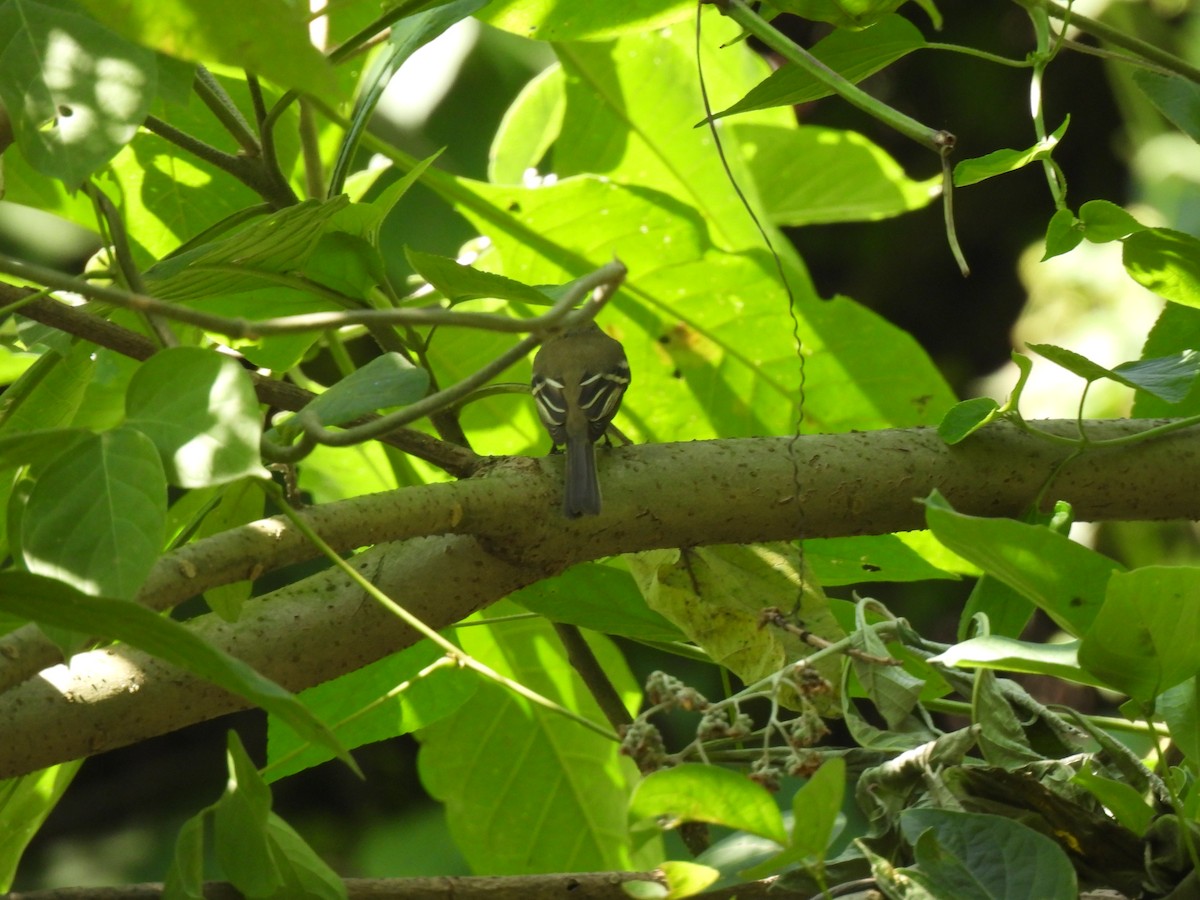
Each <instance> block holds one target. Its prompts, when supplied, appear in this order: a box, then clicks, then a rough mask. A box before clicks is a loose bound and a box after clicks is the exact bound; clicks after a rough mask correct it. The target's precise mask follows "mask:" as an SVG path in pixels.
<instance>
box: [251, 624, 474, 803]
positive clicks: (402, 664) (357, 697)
mask: <svg viewBox="0 0 1200 900" xmlns="http://www.w3.org/2000/svg"><path fill="white" fill-rule="evenodd" d="M438 660H442V662H445V661H446V660H445V653H443V652H442V651H441V650H440V649H438V648H437V647H436V646H434V644H433V643H432V642H430V641H421V642H420V643H418V644H415V645H413V646H412V647H409V648H408V649H407V650H401V651H400V652H399V653H396V654H393V655H392V656H389V657H386V658H385V659H381V660H379V661H378V662H374V663H371V664H370V665H367V666H364V667H363V668H361V669H357V670H355V671H353V672H350V673H349V674H347V675H343V676H341V677H340V678H335V679H334V680H333V681H327V682H325V683H324V684H321V685H318V686H317V687H314V688H309V689H308V690H306V691H302V692H301V693H300V694H299V698H300V702H301V703H303V704H304V705H305V706H306V707H308V708H309V709H310V710H312V712H313V714H314V715H316V716H317V717H318V718H320V719H321V720H322V721H324V722H329V723H330V728H331V729H332V730H333V733H334V734H335V735H336V736H337V739H338V740H339V741H340V742H341V744H342V746H344V747H346V748H347V749H349V750H353V749H354V748H355V747H361V746H362V745H363V744H370V743H374V742H375V741H382V740H386V739H387V738H391V737H396V736H397V735H400V734H410V733H412V732H413V731H416V730H417V729H419V728H425V727H427V726H429V725H432V724H433V723H434V722H436V721H438V720H439V719H442V718H444V717H446V716H448V715H450V714H452V713H453V712H454V711H455V710H457V709H458V708H459V707H460V706H462V705H463V704H464V703H466V702H467V701H468V700H469V699H470V698H471V697H472V696H474V694H475V690H476V689H477V688H478V687H479V678H478V677H477V676H476V675H474V674H472V673H471V672H468V671H467V670H465V669H463V668H462V667H461V666H459V665H458V664H457V663H452V664H450V665H448V666H447V665H435V663H437V662H438ZM332 758H333V754H332V753H331V752H330V751H329V748H328V747H324V746H321V745H317V744H312V743H310V742H308V741H305V740H302V739H301V738H300V736H299V735H297V734H296V732H295V731H293V730H292V729H291V728H288V727H287V726H286V725H284V724H283V723H282V722H281V721H279V720H278V719H276V718H275V717H274V716H272V717H270V718H269V719H268V723H267V760H268V763H269V765H268V767H267V771H266V772H264V775H265V776H266V777H267V778H268V779H270V780H272V781H274V780H277V779H279V778H283V777H285V776H287V775H291V774H294V773H296V772H300V771H303V770H304V769H307V768H310V767H312V766H315V765H318V764H320V763H323V762H325V761H326V760H329V759H332Z"/></svg>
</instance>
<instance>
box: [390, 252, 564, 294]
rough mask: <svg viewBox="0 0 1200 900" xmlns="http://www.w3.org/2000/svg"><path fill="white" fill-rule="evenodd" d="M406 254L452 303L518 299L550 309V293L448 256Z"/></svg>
mask: <svg viewBox="0 0 1200 900" xmlns="http://www.w3.org/2000/svg"><path fill="white" fill-rule="evenodd" d="M404 252H405V255H406V256H407V257H408V262H409V264H410V265H411V266H412V267H413V268H414V269H415V270H416V271H417V273H418V274H419V275H420V276H421V277H422V278H424V279H425V280H426V281H428V282H429V283H430V284H431V285H433V286H434V287H435V288H437V289H438V291H440V292H441V294H442V296H444V297H445V298H446V299H447V300H450V301H451V302H453V303H458V302H461V301H463V300H472V299H475V298H478V297H495V298H497V299H501V300H515V301H517V302H521V303H532V304H534V305H535V306H549V305H550V303H551V302H552V300H551V297H550V296H549V295H548V294H547V293H545V292H543V291H540V290H538V289H537V288H535V287H530V286H529V285H527V284H522V283H521V282H519V281H514V280H513V279H512V278H506V277H505V276H503V275H496V274H494V273H492V272H485V271H483V270H482V269H474V268H472V267H471V266H464V265H462V264H461V263H458V262H456V261H454V260H453V259H449V258H448V257H445V256H434V255H433V254H432V253H422V252H421V251H419V250H413V249H412V248H411V247H408V248H405V251H404Z"/></svg>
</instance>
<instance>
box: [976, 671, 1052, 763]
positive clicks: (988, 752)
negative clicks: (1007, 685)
mask: <svg viewBox="0 0 1200 900" xmlns="http://www.w3.org/2000/svg"><path fill="white" fill-rule="evenodd" d="M971 721H972V722H974V723H976V724H977V725H979V736H978V743H979V750H980V752H981V753H982V754H983V758H984V759H985V760H987V761H988V762H989V763H991V764H992V765H994V766H1003V767H1005V768H1017V767H1019V766H1023V765H1026V764H1033V763H1037V762H1039V761H1040V760H1041V759H1042V755H1041V754H1040V753H1035V752H1034V751H1033V750H1032V749H1030V746H1029V739H1028V738H1027V737H1026V736H1025V729H1024V728H1023V727H1022V724H1021V720H1020V719H1019V718H1018V717H1017V714H1016V712H1015V711H1014V710H1013V708H1012V704H1011V703H1010V702H1009V698H1008V695H1007V694H1006V693H1005V692H1004V690H1003V689H1002V688H1001V687H1000V685H999V684H998V682H997V679H996V673H995V672H993V671H991V670H990V669H983V670H981V671H979V672H976V673H975V686H974V690H973V691H972V693H971Z"/></svg>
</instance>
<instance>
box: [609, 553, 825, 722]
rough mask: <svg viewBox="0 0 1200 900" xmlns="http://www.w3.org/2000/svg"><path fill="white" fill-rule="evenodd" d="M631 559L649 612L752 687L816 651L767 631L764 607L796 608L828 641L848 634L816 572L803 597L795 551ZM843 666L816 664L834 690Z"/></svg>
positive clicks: (807, 579) (654, 555) (808, 580)
mask: <svg viewBox="0 0 1200 900" xmlns="http://www.w3.org/2000/svg"><path fill="white" fill-rule="evenodd" d="M625 560H626V563H627V564H628V565H629V568H630V571H631V572H632V573H633V576H634V579H635V580H636V581H637V583H638V586H639V587H640V588H641V591H642V594H643V595H644V596H645V598H646V603H647V605H648V606H649V607H650V608H651V609H653V610H654V611H655V612H658V613H661V614H662V615H663V616H664V617H665V618H666V619H668V620H669V621H670V622H672V623H674V624H675V625H676V626H677V627H678V628H679V629H680V630H681V631H682V632H683V633H684V634H685V635H687V637H688V639H689V640H691V641H693V642H694V643H696V644H697V645H699V646H700V647H702V648H703V649H704V651H705V652H706V653H707V654H708V655H709V656H710V657H711V658H712V659H713V661H714V662H716V663H718V664H720V665H722V666H725V667H726V668H728V669H729V670H730V671H731V672H733V673H734V674H735V675H737V676H738V677H739V678H740V679H741V680H742V681H744V682H745V683H746V684H751V683H753V682H755V681H757V680H758V679H760V678H765V677H766V676H768V675H770V674H771V673H772V672H775V671H777V670H778V669H779V668H780V667H781V666H783V665H784V664H785V663H787V662H790V661H792V660H795V659H798V658H800V657H802V656H807V655H809V654H810V653H812V652H813V648H812V647H811V646H810V645H808V644H806V643H805V642H803V641H801V640H800V639H799V638H798V637H796V636H794V635H790V634H785V633H781V632H780V631H779V630H778V629H769V628H763V627H762V619H761V616H762V611H763V609H764V608H766V607H777V608H779V609H796V606H797V603H799V604H800V608H799V609H796V614H797V616H798V617H799V618H800V619H802V620H803V621H804V623H805V627H806V628H808V630H810V631H811V632H812V633H813V634H816V635H818V636H820V637H823V638H825V639H826V640H829V641H836V640H838V639H840V638H841V637H843V635H844V632H843V631H842V629H841V626H839V625H838V624H837V622H836V620H835V619H834V618H833V614H832V613H831V612H830V610H829V601H828V599H827V598H826V597H825V594H824V592H823V591H821V588H820V585H818V584H816V583H815V582H814V581H813V578H812V575H811V573H805V577H804V582H803V595H801V587H802V586H801V576H800V569H799V566H800V565H801V564H802V562H801V560H800V559H799V558H798V556H797V554H796V551H795V548H794V546H792V545H788V544H754V545H716V546H711V547H695V548H691V549H688V550H663V551H649V552H646V553H637V554H627V555H626V557H625ZM830 663H832V664H830ZM840 665H841V664H840V661H837V660H832V661H830V660H824V661H822V662H819V663H814V667H815V668H816V669H817V671H818V672H820V673H821V675H822V676H823V677H824V678H826V680H828V681H831V682H834V683H836V681H837V676H838V671H839V668H840ZM830 702H836V700H833V699H832V698H831V699H830Z"/></svg>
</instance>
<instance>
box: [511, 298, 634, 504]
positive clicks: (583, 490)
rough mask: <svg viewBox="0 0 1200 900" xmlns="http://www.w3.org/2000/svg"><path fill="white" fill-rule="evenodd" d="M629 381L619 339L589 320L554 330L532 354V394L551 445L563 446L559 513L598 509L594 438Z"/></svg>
mask: <svg viewBox="0 0 1200 900" xmlns="http://www.w3.org/2000/svg"><path fill="white" fill-rule="evenodd" d="M628 386H629V361H628V360H627V359H626V358H625V350H624V349H623V348H622V347H621V344H620V342H618V341H616V340H614V339H613V338H611V337H609V336H608V335H607V334H605V333H604V332H603V331H601V330H600V326H599V325H597V324H596V323H595V322H594V321H590V320H589V321H588V322H585V323H583V324H581V325H575V326H572V327H569V328H567V329H565V330H564V331H563V332H562V333H561V334H558V335H555V336H554V337H552V338H550V339H549V340H548V341H546V342H545V343H544V344H542V346H541V349H540V350H538V352H537V355H536V356H534V358H533V397H534V399H535V400H536V401H537V411H538V417H539V418H540V419H541V420H542V424H543V425H545V426H546V430H547V431H549V432H550V440H551V441H553V443H554V448H555V449H557V448H558V447H560V446H563V445H565V446H566V448H567V475H566V484H565V487H564V492H563V515H565V516H566V517H567V518H568V519H576V518H578V517H579V516H594V515H596V514H597V513H599V512H600V482H599V480H598V479H597V478H596V447H595V444H596V441H598V440H600V438H601V437H603V436H604V432H605V431H606V430H607V429H608V424H609V423H610V422H611V421H612V418H613V416H615V415H616V414H617V409H618V408H619V407H620V406H621V398H622V397H623V396H624V395H625V389H626V388H627V387H628Z"/></svg>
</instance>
